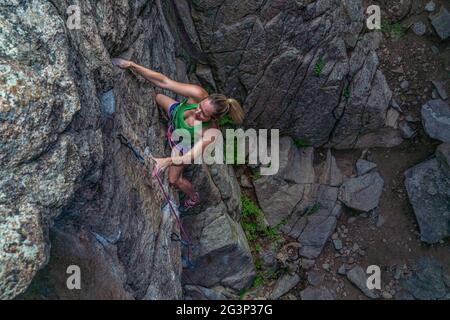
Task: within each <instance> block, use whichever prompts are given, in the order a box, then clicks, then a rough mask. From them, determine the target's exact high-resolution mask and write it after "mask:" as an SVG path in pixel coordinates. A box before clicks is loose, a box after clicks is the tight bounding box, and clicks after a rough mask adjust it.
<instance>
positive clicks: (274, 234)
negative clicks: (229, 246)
mask: <svg viewBox="0 0 450 320" xmlns="http://www.w3.org/2000/svg"><path fill="white" fill-rule="evenodd" d="M241 203H242V219H241V225H242V229H244V232H245V235H246V236H247V240H249V241H250V242H255V241H256V240H259V239H261V238H267V239H269V240H276V239H278V238H279V237H280V235H279V233H278V228H277V227H270V226H266V225H265V223H264V218H263V213H262V211H261V209H259V208H258V206H257V205H256V204H255V203H254V202H253V201H252V200H251V199H250V198H248V197H247V196H246V195H245V194H242V195H241Z"/></svg>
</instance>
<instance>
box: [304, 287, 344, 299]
mask: <svg viewBox="0 0 450 320" xmlns="http://www.w3.org/2000/svg"><path fill="white" fill-rule="evenodd" d="M300 297H301V298H302V300H335V299H336V297H335V296H334V294H333V293H332V292H331V291H330V290H328V289H327V288H325V287H319V288H314V287H308V288H306V289H304V290H303V291H301V292H300Z"/></svg>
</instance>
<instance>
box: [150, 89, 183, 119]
mask: <svg viewBox="0 0 450 320" xmlns="http://www.w3.org/2000/svg"><path fill="white" fill-rule="evenodd" d="M155 100H156V104H157V105H158V106H159V107H160V108H161V109H163V110H164V114H165V115H167V114H168V112H169V108H170V106H171V105H172V104H174V103H176V102H178V101H176V100H174V99H172V98H170V97H168V96H166V95H164V94H161V93H158V94H157V95H156V97H155Z"/></svg>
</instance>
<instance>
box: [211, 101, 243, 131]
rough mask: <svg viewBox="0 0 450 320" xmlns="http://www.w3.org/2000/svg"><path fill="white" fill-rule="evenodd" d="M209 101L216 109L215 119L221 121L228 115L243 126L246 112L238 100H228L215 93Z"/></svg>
mask: <svg viewBox="0 0 450 320" xmlns="http://www.w3.org/2000/svg"><path fill="white" fill-rule="evenodd" d="M208 99H209V101H210V102H211V104H212V105H213V106H214V109H215V113H214V115H213V117H214V118H216V119H220V118H222V117H224V116H225V115H227V114H228V115H229V116H230V118H231V119H232V120H233V122H234V123H236V124H241V123H242V122H243V121H244V117H245V113H244V110H243V109H242V107H241V105H240V103H239V102H238V101H237V100H236V99H233V98H227V97H225V96H224V95H223V94H220V93H213V94H212V95H210V96H209V97H208Z"/></svg>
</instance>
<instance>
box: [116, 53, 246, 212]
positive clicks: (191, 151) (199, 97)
mask: <svg viewBox="0 0 450 320" xmlns="http://www.w3.org/2000/svg"><path fill="white" fill-rule="evenodd" d="M112 62H113V64H114V65H115V66H117V67H119V68H122V69H132V70H134V71H136V72H137V73H139V74H140V75H141V76H143V77H144V78H145V79H147V80H148V81H150V82H152V83H153V84H155V85H156V86H158V87H160V88H162V89H168V90H171V91H173V92H175V93H177V94H179V95H181V96H184V97H185V99H184V100H183V101H182V102H179V101H175V100H173V99H172V98H170V97H168V96H166V95H163V94H159V93H158V94H157V95H156V104H157V105H158V106H159V107H160V108H161V109H162V110H163V111H164V112H165V113H166V114H167V115H168V117H169V130H168V132H167V135H168V137H167V138H168V141H169V145H170V146H171V148H172V150H173V151H175V152H172V156H171V157H167V158H153V160H155V162H156V166H155V171H154V172H155V173H156V174H159V173H161V172H163V171H164V170H165V169H166V168H169V184H170V185H172V186H174V187H175V188H178V189H180V190H181V191H183V192H184V193H185V194H186V195H187V196H188V198H187V200H185V201H184V203H183V205H182V206H181V207H180V211H181V212H185V211H186V210H188V209H190V208H192V207H195V206H197V205H198V204H199V203H200V196H199V194H198V192H196V191H195V190H194V187H193V186H192V184H191V182H189V181H188V180H187V179H186V178H184V177H183V169H184V165H183V164H180V163H189V162H190V163H192V162H193V160H194V159H195V158H197V157H199V156H201V155H202V154H203V150H204V149H205V148H206V147H207V146H208V145H209V144H210V143H211V142H212V141H211V139H204V136H205V134H206V133H207V131H208V130H209V129H211V128H214V129H218V128H219V124H218V120H219V119H220V118H222V117H224V116H225V115H227V114H228V115H229V116H230V117H231V119H232V120H233V122H234V123H236V124H240V123H242V121H243V119H244V111H243V110H242V107H241V105H240V104H239V102H237V101H236V100H235V99H232V98H227V97H225V96H224V95H222V94H218V93H214V94H211V95H208V93H207V92H206V90H205V89H203V88H202V87H200V86H198V85H195V84H187V83H180V82H177V81H174V80H172V79H169V78H168V77H167V76H165V75H163V74H161V73H158V72H155V71H152V70H150V69H147V68H145V67H142V66H140V65H138V64H136V63H134V62H132V61H129V60H125V59H120V58H115V59H113V60H112ZM194 123H200V126H201V129H202V130H198V129H199V128H198V126H199V125H195V126H194ZM175 129H185V130H187V131H188V132H189V133H190V136H191V142H190V146H191V148H187V149H183V148H179V147H178V146H179V145H178V144H177V143H176V142H174V141H173V139H172V133H173V131H174V130H175ZM196 135H197V137H196ZM194 138H196V139H194ZM194 140H196V142H195V143H194ZM192 145H193V146H192ZM177 164H178V165H177Z"/></svg>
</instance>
